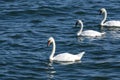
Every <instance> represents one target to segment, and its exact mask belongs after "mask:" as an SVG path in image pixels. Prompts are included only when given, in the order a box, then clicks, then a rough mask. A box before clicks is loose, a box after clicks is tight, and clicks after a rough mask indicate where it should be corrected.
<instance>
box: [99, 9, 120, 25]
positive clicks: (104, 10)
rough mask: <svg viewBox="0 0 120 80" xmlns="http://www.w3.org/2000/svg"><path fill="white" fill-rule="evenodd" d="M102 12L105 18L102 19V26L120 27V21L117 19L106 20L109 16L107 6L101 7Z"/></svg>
mask: <svg viewBox="0 0 120 80" xmlns="http://www.w3.org/2000/svg"><path fill="white" fill-rule="evenodd" d="M100 13H101V14H103V15H104V18H103V20H102V21H101V24H100V25H101V26H109V27H111V26H114V27H120V21H115V20H112V21H107V22H105V21H106V18H107V11H106V9H105V8H101V9H100Z"/></svg>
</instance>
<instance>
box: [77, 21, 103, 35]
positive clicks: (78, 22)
mask: <svg viewBox="0 0 120 80" xmlns="http://www.w3.org/2000/svg"><path fill="white" fill-rule="evenodd" d="M77 24H80V25H81V29H80V31H79V32H78V33H77V36H84V37H99V36H102V35H104V34H105V33H104V32H103V33H101V32H98V31H94V30H85V31H83V22H82V21H81V20H78V21H77V22H76V26H77Z"/></svg>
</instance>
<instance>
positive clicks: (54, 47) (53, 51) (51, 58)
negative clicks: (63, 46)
mask: <svg viewBox="0 0 120 80" xmlns="http://www.w3.org/2000/svg"><path fill="white" fill-rule="evenodd" d="M55 49H56V44H55V40H53V48H52V52H51V55H50V58H49V59H50V60H53V56H54V54H55Z"/></svg>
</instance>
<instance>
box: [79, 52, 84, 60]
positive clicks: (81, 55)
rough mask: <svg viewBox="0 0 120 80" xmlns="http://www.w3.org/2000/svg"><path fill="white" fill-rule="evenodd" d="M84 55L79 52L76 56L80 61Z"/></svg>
mask: <svg viewBox="0 0 120 80" xmlns="http://www.w3.org/2000/svg"><path fill="white" fill-rule="evenodd" d="M84 54H85V52H81V53H79V54H77V56H79V59H81V58H82V57H83V55H84Z"/></svg>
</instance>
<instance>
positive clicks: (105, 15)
mask: <svg viewBox="0 0 120 80" xmlns="http://www.w3.org/2000/svg"><path fill="white" fill-rule="evenodd" d="M106 18H107V11H105V12H104V18H103V20H102V21H101V25H104V23H105V21H106Z"/></svg>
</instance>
